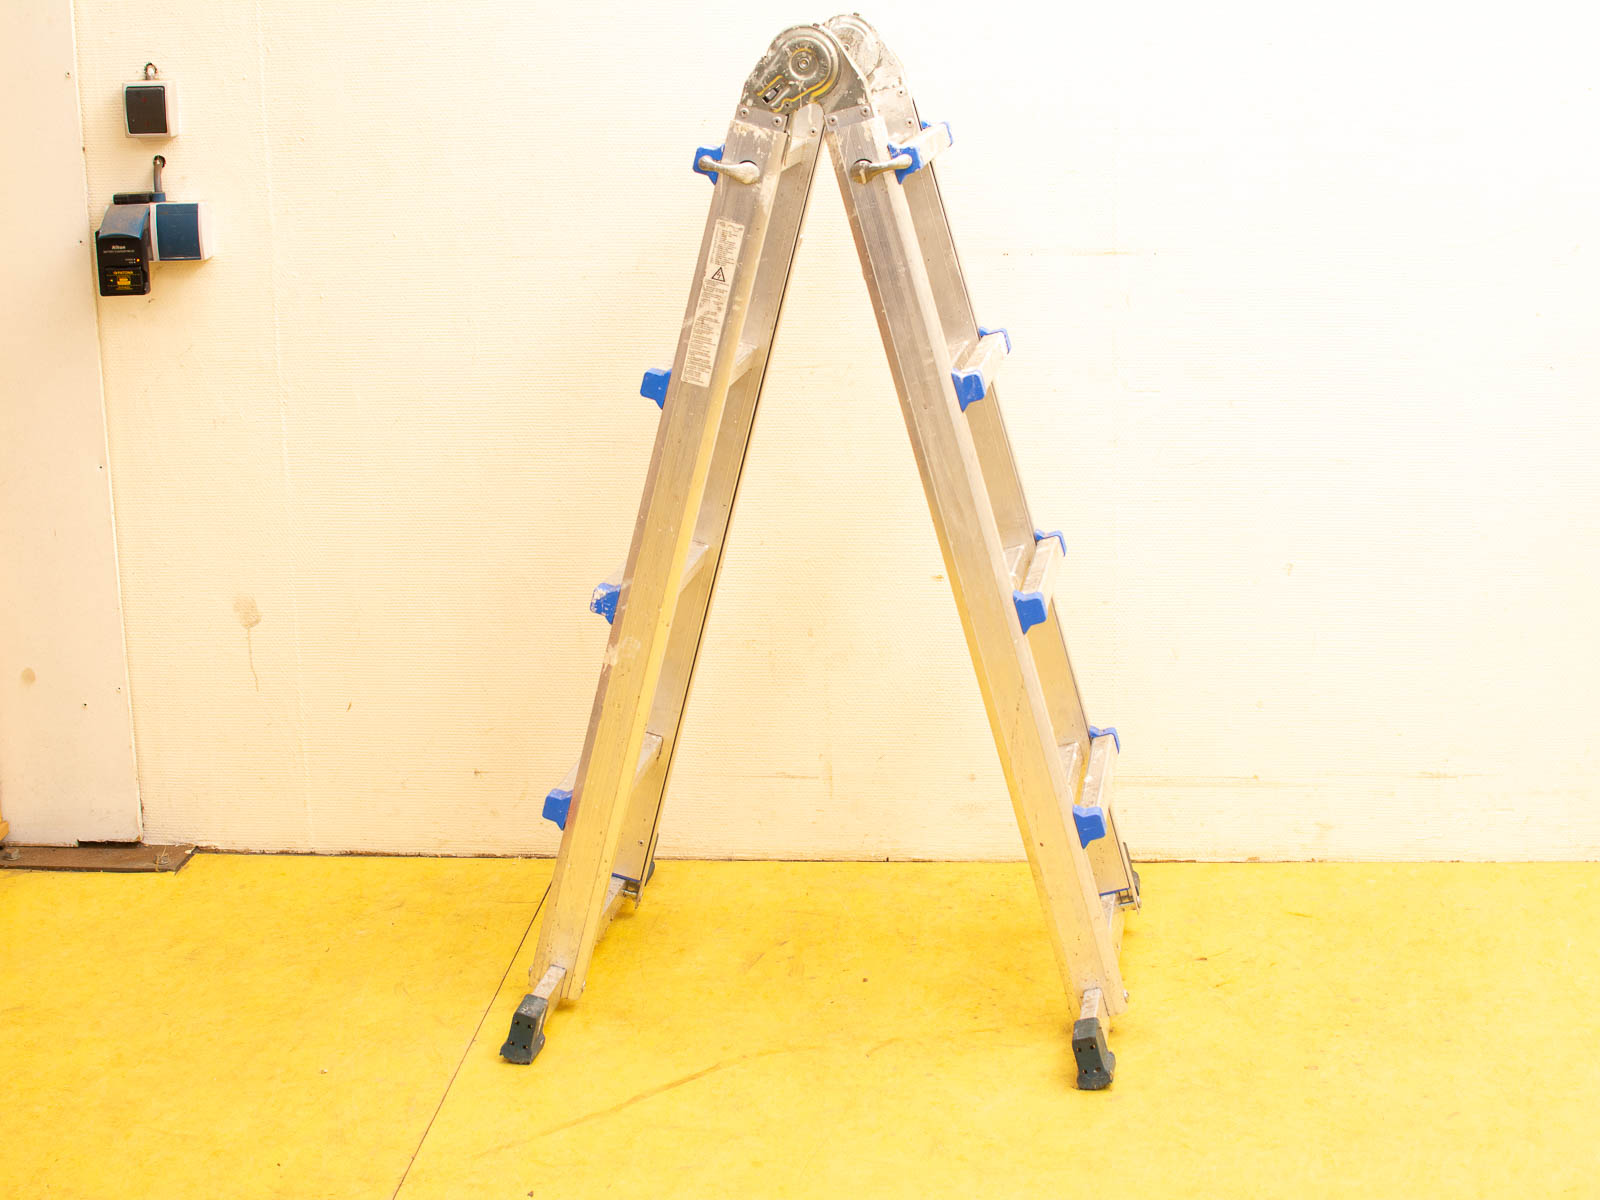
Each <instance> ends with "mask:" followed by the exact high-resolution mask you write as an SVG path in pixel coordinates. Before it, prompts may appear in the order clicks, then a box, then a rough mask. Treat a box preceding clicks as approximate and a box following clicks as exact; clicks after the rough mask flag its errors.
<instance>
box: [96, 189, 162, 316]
mask: <svg viewBox="0 0 1600 1200" xmlns="http://www.w3.org/2000/svg"><path fill="white" fill-rule="evenodd" d="M117 199H118V200H119V201H120V200H122V199H123V197H121V196H118V197H117ZM150 234H151V223H150V203H149V201H144V202H143V203H136V204H122V203H117V204H113V205H112V206H111V207H110V208H108V209H106V215H105V219H104V220H103V221H101V222H100V231H99V232H98V233H96V234H95V235H94V258H95V266H96V268H97V271H96V273H97V274H98V275H99V278H100V294H101V295H102V296H148V295H149V294H150V263H151V260H152V259H153V258H154V244H153V241H152V238H151V236H150Z"/></svg>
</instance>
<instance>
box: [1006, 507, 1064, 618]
mask: <svg viewBox="0 0 1600 1200" xmlns="http://www.w3.org/2000/svg"><path fill="white" fill-rule="evenodd" d="M1046 538H1055V539H1056V541H1058V542H1060V543H1061V553H1062V554H1065V553H1066V552H1067V539H1066V537H1065V536H1064V535H1063V534H1062V532H1061V530H1059V529H1052V530H1050V531H1049V532H1046V531H1045V530H1043V529H1035V530H1034V531H1033V540H1034V541H1035V542H1042V541H1044V540H1045V539H1046ZM1011 603H1013V604H1015V605H1016V606H1017V620H1018V621H1020V622H1021V623H1022V632H1023V633H1027V632H1028V630H1030V629H1032V628H1033V627H1034V626H1035V625H1038V624H1040V623H1042V622H1043V621H1044V619H1045V618H1046V617H1047V616H1049V615H1050V597H1048V596H1046V595H1045V594H1044V593H1043V592H1023V591H1017V590H1016V589H1013V590H1012V592H1011Z"/></svg>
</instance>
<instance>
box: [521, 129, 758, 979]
mask: <svg viewBox="0 0 1600 1200" xmlns="http://www.w3.org/2000/svg"><path fill="white" fill-rule="evenodd" d="M756 116H757V119H761V118H762V117H763V116H764V114H757V115H756ZM767 119H770V118H767ZM788 142H789V135H788V131H787V129H786V128H785V127H784V126H783V124H782V123H781V122H779V123H777V124H776V125H765V126H761V125H757V124H753V123H751V122H747V121H744V120H741V119H739V118H735V119H734V121H733V123H732V124H731V125H730V126H729V129H728V139H727V142H726V149H725V152H724V161H726V162H729V163H738V162H744V161H749V162H754V163H755V164H756V166H757V168H758V169H759V171H760V178H759V180H758V181H757V182H756V183H754V184H751V185H748V186H735V185H734V184H733V183H732V182H730V183H729V184H728V185H727V186H723V185H721V184H719V185H718V186H717V189H716V195H715V196H714V198H713V200H712V204H711V209H710V212H709V213H708V215H707V218H706V231H705V235H704V238H703V239H702V242H701V246H700V256H699V259H698V261H697V266H696V270H695V283H694V286H693V288H692V289H691V290H690V294H689V302H688V305H687V309H686V313H685V317H684V322H683V329H682V333H681V335H680V337H679V340H678V349H677V353H676V356H675V358H674V360H673V374H672V384H671V388H670V390H669V392H668V395H667V398H666V402H665V404H664V406H663V412H662V416H661V424H660V427H659V428H658V430H657V433H656V441H655V448H654V450H653V451H652V453H651V458H650V468H649V472H648V474H647V475H646V477H645V485H644V494H643V498H642V499H641V501H640V505H639V515H638V517H637V519H636V520H635V522H634V530H633V540H632V543H631V545H630V547H629V550H628V559H627V566H626V567H625V569H624V579H625V580H626V592H625V594H624V595H623V596H622V597H621V598H620V599H619V604H618V608H617V615H616V619H615V621H614V623H613V624H612V626H611V637H610V640H609V642H608V643H607V646H606V655H605V660H604V663H603V665H602V667H601V671H600V681H599V685H598V687H597V689H596V692H595V700H594V707H593V709H592V711H591V715H590V718H589V728H588V731H587V733H586V734H585V736H584V745H583V755H582V758H581V759H580V760H579V765H578V775H577V781H576V786H575V788H574V790H573V795H572V807H571V810H570V816H569V817H568V820H567V827H566V830H565V832H564V833H563V835H562V838H561V849H560V852H559V854H558V855H557V858H556V867H555V874H554V875H553V876H552V878H551V882H550V892H549V900H548V901H547V911H546V912H545V914H544V919H543V921H542V923H541V925H540V930H539V942H538V946H537V948H536V950H535V952H534V958H533V965H532V967H531V968H530V970H529V972H528V977H529V981H530V983H531V984H533V985H536V986H537V985H539V984H540V983H541V981H543V980H544V979H545V977H546V974H547V972H551V971H552V970H553V969H559V971H560V972H561V974H560V978H559V979H558V980H556V981H555V983H554V987H553V988H552V990H551V994H550V995H549V996H548V1000H549V1002H550V1003H551V1004H554V1003H555V1002H556V1001H559V1000H561V999H573V998H576V997H577V996H578V995H579V994H581V993H582V991H583V986H584V980H585V976H586V975H587V972H588V967H589V961H590V958H591V957H592V955H593V953H594V946H595V942H596V941H597V939H598V937H599V935H600V932H601V929H602V928H603V926H604V921H605V916H606V909H607V904H606V899H607V891H608V888H609V885H610V883H611V878H612V866H613V864H614V863H615V861H616V855H617V846H618V842H619V840H620V837H621V833H622V826H623V823H624V820H625V817H626V814H627V809H628V805H629V801H630V799H631V796H632V792H633V789H634V784H635V772H636V764H637V761H638V757H639V751H640V747H641V745H642V744H643V741H644V735H645V731H646V725H647V721H648V719H649V716H650V710H651V707H652V704H653V701H654V698H655V692H656V688H657V685H658V683H659V681H660V676H661V668H662V664H663V661H664V659H665V657H666V650H667V644H668V630H669V629H670V627H671V625H672V621H673V617H674V615H675V613H676V610H677V606H678V600H679V592H680V588H681V586H682V580H683V570H684V563H685V560H686V559H687V557H688V552H689V543H690V541H691V540H692V536H693V533H694V527H695V522H696V517H697V515H698V513H699V511H700V508H701V502H702V499H703V497H704V494H705V490H706V485H707V478H708V475H709V473H710V467H711V462H712V457H713V450H714V447H715V443H716V438H717V432H718V428H719V426H720V424H721V421H722V416H723V411H724V406H725V404H726V401H727V397H728V392H729V385H730V382H731V381H732V378H733V370H734V365H735V362H736V360H737V358H738V354H739V341H740V336H741V334H742V332H743V328H744V321H745V316H746V313H747V310H748V307H749V301H750V293H751V288H752V285H753V284H754V281H755V275H756V272H755V270H754V269H753V264H754V263H755V262H756V261H758V260H759V256H760V253H761V250H762V247H763V243H764V241H765V238H766V233H767V227H768V221H769V218H770V216H771V212H772V206H773V203H774V201H775V199H776V195H777V189H778V183H779V179H780V171H779V170H778V169H777V168H778V167H779V166H780V165H781V163H782V161H783V156H784V154H785V151H786V149H787V147H788ZM722 221H732V222H735V223H736V224H738V225H739V226H741V227H742V228H743V231H744V232H743V237H742V240H741V243H740V248H739V255H738V258H737V261H736V264H735V267H734V275H733V278H732V280H730V281H729V294H728V300H727V309H726V311H725V313H724V315H723V319H722V330H721V335H720V340H719V341H718V343H717V348H716V352H715V358H714V363H713V366H712V371H711V378H710V383H709V386H705V387H702V386H697V385H694V384H691V383H690V382H689V381H688V380H687V379H686V377H685V370H684V363H685V359H686V357H687V354H688V351H689V343H690V339H691V337H692V335H693V330H694V326H695V318H696V315H697V314H698V312H699V310H700V304H701V299H702V294H703V293H704V291H705V282H706V278H705V277H706V266H707V263H708V262H709V261H710V256H711V253H712V250H713V245H714V243H715V240H716V238H717V235H718V229H719V222H722Z"/></svg>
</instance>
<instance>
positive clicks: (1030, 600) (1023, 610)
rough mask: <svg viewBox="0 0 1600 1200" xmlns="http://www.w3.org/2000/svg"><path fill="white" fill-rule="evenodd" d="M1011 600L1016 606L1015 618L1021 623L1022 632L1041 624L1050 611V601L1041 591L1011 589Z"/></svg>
mask: <svg viewBox="0 0 1600 1200" xmlns="http://www.w3.org/2000/svg"><path fill="white" fill-rule="evenodd" d="M1011 602H1012V603H1013V604H1015V605H1016V606H1017V620H1018V621H1020V622H1021V623H1022V632H1023V633H1027V632H1028V630H1030V629H1032V628H1033V627H1034V626H1035V625H1038V624H1041V623H1042V622H1043V621H1044V619H1045V617H1046V616H1048V615H1049V613H1050V601H1049V600H1048V599H1047V598H1046V597H1045V594H1044V593H1043V592H1017V591H1013V592H1012V593H1011Z"/></svg>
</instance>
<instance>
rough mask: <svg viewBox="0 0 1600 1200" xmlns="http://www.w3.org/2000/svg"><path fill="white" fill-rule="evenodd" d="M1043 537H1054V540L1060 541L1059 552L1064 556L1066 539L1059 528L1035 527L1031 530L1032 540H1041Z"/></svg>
mask: <svg viewBox="0 0 1600 1200" xmlns="http://www.w3.org/2000/svg"><path fill="white" fill-rule="evenodd" d="M1045 538H1055V540H1056V541H1058V542H1060V543H1061V554H1062V557H1063V558H1064V557H1066V553H1067V539H1066V537H1065V536H1064V535H1063V534H1062V532H1061V530H1059V529H1035V530H1034V531H1033V540H1034V541H1035V542H1042V541H1044V540H1045Z"/></svg>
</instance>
